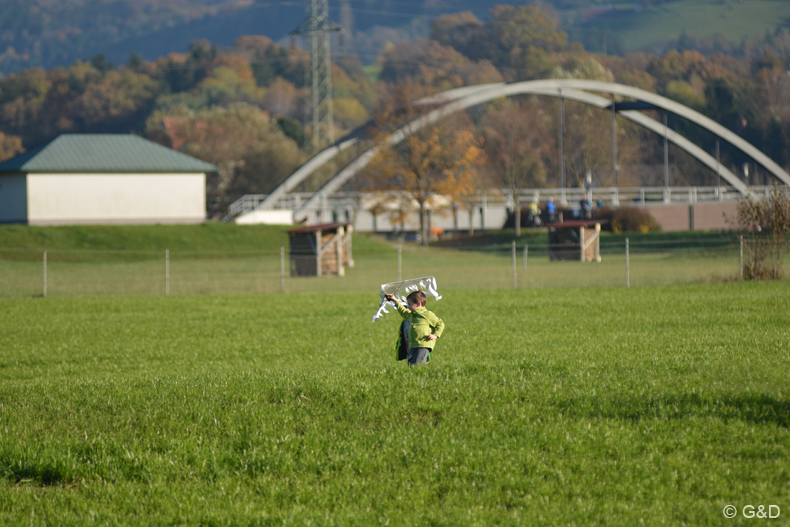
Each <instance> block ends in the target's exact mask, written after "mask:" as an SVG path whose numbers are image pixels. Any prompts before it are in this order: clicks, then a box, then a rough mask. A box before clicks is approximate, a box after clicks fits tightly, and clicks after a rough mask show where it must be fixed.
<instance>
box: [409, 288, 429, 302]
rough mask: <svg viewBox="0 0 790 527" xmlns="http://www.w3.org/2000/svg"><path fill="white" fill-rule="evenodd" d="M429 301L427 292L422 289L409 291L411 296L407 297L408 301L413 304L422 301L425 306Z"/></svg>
mask: <svg viewBox="0 0 790 527" xmlns="http://www.w3.org/2000/svg"><path fill="white" fill-rule="evenodd" d="M427 301H428V297H427V296H425V293H423V292H422V291H413V292H411V293H409V296H407V297H406V302H409V303H411V304H417V303H420V304H422V305H423V306H424V305H425V303H426V302H427Z"/></svg>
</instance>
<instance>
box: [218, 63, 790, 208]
mask: <svg viewBox="0 0 790 527" xmlns="http://www.w3.org/2000/svg"><path fill="white" fill-rule="evenodd" d="M600 93H605V94H609V95H610V96H611V97H612V99H608V98H606V97H602V96H601V95H599V94H600ZM524 94H532V95H545V96H550V97H557V98H558V99H559V100H560V115H562V101H563V100H564V99H570V100H574V101H579V102H582V103H584V104H587V105H590V106H593V107H597V108H601V109H604V110H610V111H611V113H612V139H613V141H612V143H613V149H612V157H613V173H614V174H615V177H616V169H615V168H614V167H616V156H617V152H616V134H615V130H616V121H615V115H617V114H619V115H620V116H622V117H625V118H626V119H629V120H630V121H633V122H635V123H637V124H639V125H641V126H643V127H644V128H646V129H648V130H651V131H653V132H655V133H656V134H658V135H660V136H662V137H663V138H664V165H665V181H666V182H667V185H668V176H667V172H666V170H667V168H666V167H667V155H668V154H667V152H668V150H667V145H668V143H673V144H675V145H677V146H678V147H680V148H682V149H683V150H685V151H686V152H688V153H689V154H691V155H692V156H694V157H695V158H696V159H698V160H699V161H700V162H701V163H703V164H704V165H705V166H707V167H708V168H710V169H711V170H713V171H714V172H716V173H717V174H719V175H720V177H721V178H723V179H724V180H725V181H726V182H727V183H729V185H730V186H732V187H733V188H734V189H735V190H737V191H738V192H739V193H741V194H742V195H744V196H746V195H749V189H748V187H747V186H746V185H745V184H744V183H743V181H741V180H740V178H738V176H736V175H735V174H734V173H733V172H732V171H730V170H729V169H728V168H726V167H724V166H722V165H721V163H720V162H719V160H718V159H717V158H714V157H713V156H711V155H710V154H708V153H707V152H706V151H704V150H703V149H702V148H700V147H699V146H697V145H696V144H694V143H693V142H691V141H690V140H688V139H687V138H686V137H684V136H683V135H681V134H679V133H677V132H675V131H673V130H670V129H669V127H668V126H667V122H666V116H667V114H668V113H672V114H675V115H678V116H680V117H683V118H685V119H687V120H689V121H691V122H693V123H694V124H696V125H698V126H700V127H702V128H704V129H706V130H708V131H709V132H711V133H713V134H714V135H715V136H716V137H717V141H718V140H719V139H723V140H725V141H727V142H728V143H730V144H731V145H733V146H735V147H736V148H738V149H740V150H741V151H742V152H744V153H745V154H746V155H748V156H749V157H751V158H752V159H753V160H754V161H755V162H757V163H759V164H760V165H761V166H763V167H764V168H765V169H766V170H767V171H768V172H769V173H770V174H771V175H773V176H774V177H776V178H777V179H779V180H780V181H781V182H782V183H784V184H785V185H787V186H790V175H789V174H788V173H787V172H786V171H785V170H784V169H782V167H780V166H779V165H778V164H777V163H775V162H774V161H773V160H772V159H771V158H769V157H768V156H766V155H765V154H764V153H763V152H761V151H760V150H759V149H758V148H756V147H755V146H754V145H752V144H751V143H749V142H748V141H745V140H744V139H743V138H741V137H739V136H738V135H736V134H735V133H733V132H732V131H730V130H728V129H727V128H725V127H724V126H722V125H720V124H719V123H717V122H715V121H713V120H712V119H710V118H708V117H706V116H704V115H702V114H701V113H699V112H697V111H695V110H693V109H691V108H689V107H688V106H685V105H683V104H681V103H679V102H677V101H673V100H671V99H667V98H666V97H662V96H660V95H657V94H655V93H651V92H648V91H645V90H642V89H639V88H634V87H632V86H626V85H623V84H617V83H611V82H601V81H590V80H578V79H546V80H536V81H524V82H515V83H510V84H505V83H496V84H480V85H476V86H467V87H464V88H457V89H454V90H449V91H446V92H443V93H440V94H438V95H435V96H432V97H427V98H425V99H422V100H420V101H418V102H417V104H421V105H426V106H432V107H433V108H434V109H432V110H431V111H429V112H427V113H426V114H424V115H422V116H420V117H418V118H417V119H415V120H414V121H412V122H410V123H407V124H405V125H404V126H403V127H401V128H400V129H398V130H397V131H395V132H394V133H392V134H391V135H389V136H388V137H387V138H386V140H385V141H384V142H383V144H379V145H375V146H372V147H370V148H368V149H367V150H365V151H364V152H363V153H362V154H361V155H360V156H358V157H357V158H356V159H354V160H353V161H352V162H351V163H349V164H348V165H347V166H346V167H345V168H343V169H342V170H340V171H339V172H338V173H337V174H335V175H334V176H333V177H331V178H330V179H329V180H328V181H327V182H326V183H324V185H323V186H322V187H321V188H320V189H319V190H318V191H316V192H315V193H314V194H313V195H312V196H311V197H310V198H309V199H308V200H306V201H304V202H302V203H301V204H300V205H299V206H298V207H297V209H296V210H295V211H294V219H296V220H300V219H301V218H303V217H304V216H305V215H306V211H307V210H310V209H312V208H315V207H317V206H318V205H319V204H320V203H321V202H322V201H323V200H325V199H326V198H328V197H329V196H330V195H332V194H334V193H335V192H337V191H338V190H339V189H340V188H341V187H342V186H343V185H344V184H345V183H346V182H347V181H348V180H350V179H351V178H352V177H354V175H356V174H357V173H358V172H359V171H360V170H362V169H363V168H364V167H365V166H366V165H367V164H368V163H370V161H371V160H372V159H373V158H374V157H375V156H376V154H377V153H378V152H379V151H380V150H381V149H382V148H386V147H389V146H392V145H396V144H398V143H400V142H401V141H403V139H405V137H406V136H407V134H408V133H414V132H416V131H418V130H419V129H421V128H423V127H425V126H428V125H430V124H432V123H434V122H436V121H438V120H440V119H442V118H443V117H446V116H448V115H450V114H452V113H455V112H458V111H462V110H465V109H467V108H471V107H473V106H477V105H479V104H484V103H486V102H489V101H492V100H494V99H499V98H502V97H511V96H514V95H524ZM614 96H620V97H624V98H628V99H633V100H635V101H636V102H625V103H616V102H614ZM645 109H651V110H658V111H660V112H661V113H662V115H663V122H660V121H657V120H656V119H653V118H652V117H650V116H647V115H645V114H643V113H641V112H640V110H645ZM560 119H562V116H561V117H560ZM363 128H364V127H360V128H358V129H357V131H355V132H352V133H351V134H349V135H348V136H346V137H344V138H343V139H340V140H339V141H337V142H335V143H334V144H333V145H331V146H329V147H327V148H325V149H324V150H322V151H320V152H318V153H317V154H316V155H314V156H313V157H312V158H311V159H310V160H308V161H307V163H305V164H304V165H302V166H301V167H299V168H298V169H297V170H296V171H295V172H294V173H293V174H291V175H290V176H288V177H287V178H286V179H285V180H284V181H283V182H282V183H280V184H279V185H278V186H277V188H275V189H274V190H273V191H272V192H271V194H269V195H268V196H266V197H265V198H264V199H262V200H261V201H260V202H258V203H256V206H255V207H254V210H268V209H273V208H274V207H275V205H276V204H277V202H278V201H279V200H280V199H282V198H284V197H285V196H286V195H287V194H288V193H289V192H291V191H292V190H293V189H295V188H296V186H297V185H299V184H300V183H301V182H302V181H304V180H305V179H306V178H307V177H309V176H310V175H311V174H313V173H314V172H315V171H316V170H318V169H319V168H320V167H322V166H324V164H326V163H327V162H329V161H331V160H332V159H334V158H335V157H336V156H337V155H338V154H340V153H341V152H344V151H345V150H347V149H348V148H350V147H352V146H354V145H356V144H358V143H359V142H360V141H361V140H362V138H363V134H362V133H361V130H362V129H363ZM560 156H563V152H562V137H561V136H560ZM560 167H561V173H560V179H561V181H562V182H563V183H564V177H563V175H564V174H563V172H564V163H563V162H561V163H560ZM562 186H563V187H564V184H563V185H562ZM239 208H240V207H238V206H237V207H236V209H237V210H236V211H234V207H233V205H232V206H231V209H230V214H229V216H231V217H232V216H234V215H238V214H239V212H240V211H239V210H238V209H239Z"/></svg>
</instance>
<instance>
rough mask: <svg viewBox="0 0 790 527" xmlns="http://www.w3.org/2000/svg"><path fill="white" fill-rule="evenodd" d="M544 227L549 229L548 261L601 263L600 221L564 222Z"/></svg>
mask: <svg viewBox="0 0 790 527" xmlns="http://www.w3.org/2000/svg"><path fill="white" fill-rule="evenodd" d="M546 227H548V229H549V260H553V261H556V260H564V261H574V260H575V261H577V262H592V261H596V262H600V261H601V250H600V242H601V222H600V221H596V220H579V221H564V222H561V223H550V224H548V225H546Z"/></svg>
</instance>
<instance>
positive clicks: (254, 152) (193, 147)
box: [146, 103, 306, 213]
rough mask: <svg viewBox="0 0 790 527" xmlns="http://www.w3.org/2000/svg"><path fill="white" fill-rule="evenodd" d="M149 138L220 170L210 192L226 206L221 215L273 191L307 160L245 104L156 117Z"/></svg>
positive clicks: (273, 125)
mask: <svg viewBox="0 0 790 527" xmlns="http://www.w3.org/2000/svg"><path fill="white" fill-rule="evenodd" d="M146 135H147V136H148V138H149V139H151V140H153V141H156V142H158V143H160V144H163V145H165V146H167V147H170V148H174V149H176V150H179V151H181V152H184V153H186V154H189V155H192V156H195V157H197V158H199V159H202V160H204V161H208V162H210V163H213V164H215V165H217V167H218V168H219V174H218V176H217V177H216V178H215V179H214V180H212V181H211V182H210V186H209V191H210V196H211V197H212V198H213V199H215V200H216V202H217V203H219V204H220V205H219V210H217V211H216V212H217V213H221V212H222V211H223V210H224V207H225V206H227V204H228V203H229V202H230V200H231V199H233V198H235V197H238V196H240V195H242V194H252V193H266V192H269V191H271V190H272V189H273V188H274V187H275V186H276V185H277V184H278V183H279V182H280V181H282V180H283V179H284V178H285V177H286V176H288V174H290V173H291V172H293V170H294V169H295V168H296V167H298V166H299V165H301V164H302V163H303V162H304V160H305V158H306V155H305V154H304V152H302V151H301V150H300V149H299V147H298V146H297V145H296V143H295V142H294V141H293V139H291V138H289V137H287V136H286V135H285V134H283V132H282V131H281V130H280V128H279V127H278V125H277V123H276V122H275V121H273V120H272V119H270V118H269V116H268V115H267V114H266V113H264V112H262V111H261V110H260V109H258V108H256V107H254V106H250V105H248V104H245V103H236V104H231V105H229V106H227V107H219V106H216V107H212V108H207V109H204V110H199V111H194V110H190V109H188V108H186V107H183V106H182V107H177V108H174V109H172V110H170V111H168V112H154V114H153V115H152V116H151V117H150V118H149V119H148V121H147V123H146Z"/></svg>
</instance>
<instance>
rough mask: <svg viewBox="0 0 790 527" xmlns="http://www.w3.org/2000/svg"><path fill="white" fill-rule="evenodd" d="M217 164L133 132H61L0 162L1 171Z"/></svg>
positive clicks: (201, 168) (182, 168)
mask: <svg viewBox="0 0 790 527" xmlns="http://www.w3.org/2000/svg"><path fill="white" fill-rule="evenodd" d="M216 170H217V167H215V166H214V165H212V164H210V163H206V162H204V161H201V160H199V159H196V158H194V157H191V156H188V155H186V154H182V153H181V152H177V151H176V150H173V149H171V148H167V147H164V146H162V145H159V144H156V143H153V142H151V141H148V140H147V139H143V138H142V137H138V136H136V135H121V134H63V135H60V136H58V137H57V138H55V139H53V140H52V141H50V142H49V143H47V144H45V145H42V146H39V147H36V148H33V149H31V150H29V151H27V152H25V153H24V154H22V155H19V156H17V157H15V158H13V159H9V160H8V161H6V162H4V163H0V173H2V172H54V173H57V172H125V173H129V172H132V173H135V172H166V173H167V172H215V171H216Z"/></svg>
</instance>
